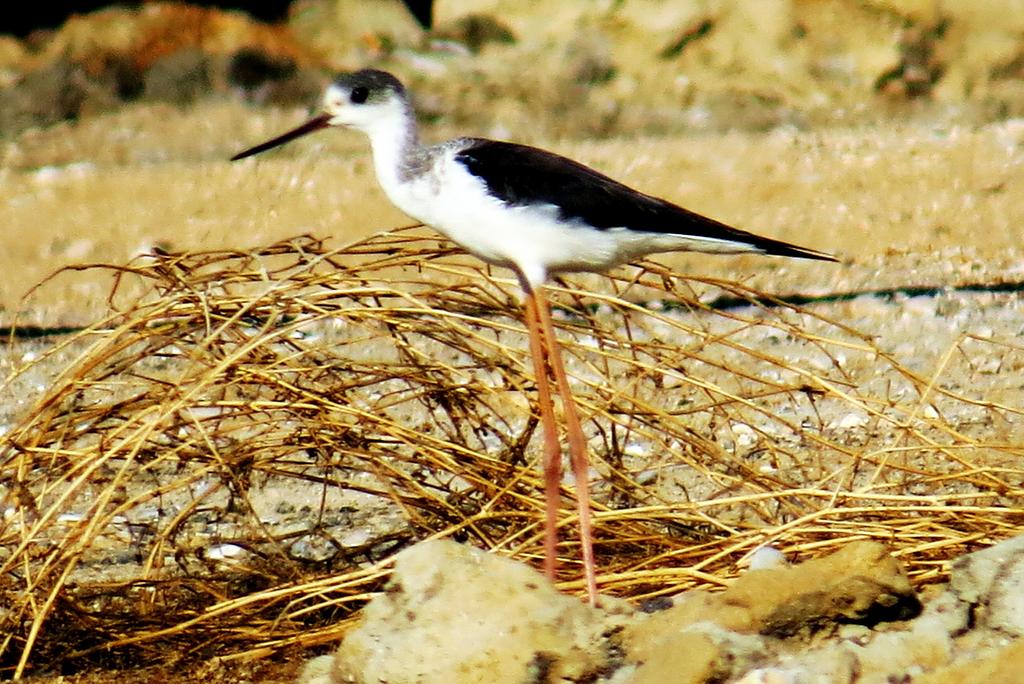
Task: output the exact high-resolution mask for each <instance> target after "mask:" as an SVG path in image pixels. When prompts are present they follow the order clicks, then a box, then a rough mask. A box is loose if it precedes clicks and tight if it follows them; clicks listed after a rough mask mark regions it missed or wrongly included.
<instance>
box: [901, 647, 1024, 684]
mask: <svg viewBox="0 0 1024 684" xmlns="http://www.w3.org/2000/svg"><path fill="white" fill-rule="evenodd" d="M1022 672H1024V640H1020V639H1018V640H1017V641H1014V642H1012V643H1010V644H1009V645H1006V646H1003V647H1002V648H997V649H994V650H992V651H991V652H990V653H988V654H986V655H984V656H982V657H980V658H973V659H970V660H968V661H967V662H960V663H957V664H956V665H950V666H948V667H944V668H941V669H938V670H936V671H934V672H929V673H927V674H924V675H921V676H918V677H914V680H913V681H914V684H964V683H965V682H984V684H1018V683H1019V682H1020V681H1021V679H1022V675H1021V673H1022ZM890 681H892V680H890Z"/></svg>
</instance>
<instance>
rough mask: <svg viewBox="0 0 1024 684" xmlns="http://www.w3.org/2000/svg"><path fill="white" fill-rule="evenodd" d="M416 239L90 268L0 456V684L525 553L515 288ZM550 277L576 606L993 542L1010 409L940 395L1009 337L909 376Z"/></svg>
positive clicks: (525, 396) (754, 303) (312, 640)
mask: <svg viewBox="0 0 1024 684" xmlns="http://www.w3.org/2000/svg"><path fill="white" fill-rule="evenodd" d="M428 235H430V234H429V233H428V232H425V231H421V230H411V231H409V230H406V231H398V232H395V233H391V234H386V235H381V236H377V237H374V238H370V239H368V240H364V241H361V242H358V243H355V244H353V245H350V246H348V247H346V248H344V249H341V250H328V249H326V248H325V246H324V245H323V244H322V243H321V242H319V241H317V240H315V239H312V238H298V239H294V240H290V241H287V242H283V243H279V244H275V245H271V246H269V247H267V248H265V249H261V250H258V251H253V252H246V253H241V252H228V251H217V252H205V253H193V254H170V255H166V254H165V255H161V256H155V257H152V258H149V259H147V260H145V261H139V262H137V263H135V264H133V265H131V266H130V267H127V268H112V267H97V268H110V269H111V271H112V272H113V273H114V274H115V276H116V278H115V285H114V288H113V290H112V294H111V300H110V301H111V313H110V315H109V317H108V318H106V320H102V321H99V322H98V323H96V324H95V325H93V326H91V327H90V328H88V329H86V330H83V331H82V332H80V333H79V334H76V335H74V336H72V337H70V338H69V339H66V340H65V341H64V342H63V343H62V344H61V345H58V346H57V347H56V348H55V349H54V351H53V352H51V354H52V355H55V354H68V353H69V352H73V353H74V358H75V361H74V362H73V363H71V364H70V365H69V366H67V368H66V369H65V370H64V371H63V372H62V373H61V374H60V375H59V377H57V378H56V379H55V380H54V381H53V384H52V388H51V389H50V390H49V391H48V392H47V394H46V396H45V397H44V398H43V399H42V400H41V402H40V403H39V404H38V405H37V406H35V407H34V409H33V410H32V411H31V412H30V413H28V414H27V415H25V416H24V417H23V419H22V421H21V422H20V424H18V425H16V426H13V427H12V428H11V429H10V430H9V431H8V432H7V433H6V434H5V435H4V436H3V438H2V442H0V511H2V512H3V515H2V518H0V566H2V567H0V635H3V636H2V637H0V665H2V666H3V668H4V669H3V670H2V672H4V673H6V674H12V673H15V672H18V673H20V672H22V671H23V670H24V668H31V667H33V666H34V665H36V664H40V663H46V664H48V665H53V664H54V663H60V662H67V663H75V662H79V663H80V662H83V661H84V660H92V661H94V662H95V660H97V659H99V660H103V659H108V660H106V662H111V661H110V660H109V659H112V658H116V657H118V656H126V657H127V656H130V657H132V658H138V657H146V658H151V659H154V660H157V661H166V660H167V659H168V658H170V657H175V658H177V657H187V656H189V655H209V654H210V653H213V652H216V653H218V654H220V655H228V656H231V657H235V656H239V655H246V654H247V655H254V654H264V653H269V652H272V651H274V650H276V649H281V648H284V647H287V646H289V645H300V646H308V645H312V644H316V643H323V642H325V641H328V640H331V639H336V638H337V636H338V634H339V633H341V631H342V630H344V629H345V626H346V624H347V618H349V617H350V616H352V615H354V613H355V612H356V610H357V609H358V608H359V606H361V605H362V604H363V603H364V602H365V601H366V600H367V599H368V598H369V596H370V594H371V593H372V592H374V591H377V590H379V589H380V587H381V583H382V579H383V577H384V576H385V575H386V572H387V567H388V566H387V563H388V560H387V559H388V558H389V556H390V555H391V554H392V553H393V552H394V551H395V550H397V549H399V548H401V547H403V546H405V545H407V544H409V543H412V542H413V541H415V540H418V539H422V538H424V537H426V536H429V535H448V536H453V537H456V538H459V539H466V540H469V541H471V542H472V543H474V544H476V545H479V546H481V547H486V548H491V549H496V550H498V551H499V552H501V553H507V554H512V555H514V556H516V557H518V558H521V559H524V560H536V559H538V558H539V557H540V555H541V553H542V549H541V530H540V521H541V519H542V512H543V501H542V491H541V486H540V482H539V473H538V471H537V468H536V457H537V455H538V452H539V446H540V441H541V440H540V438H539V435H537V434H536V433H537V432H538V429H537V426H538V421H537V418H536V416H535V415H534V414H533V412H532V410H531V409H532V408H533V404H532V401H533V397H534V392H533V382H532V379H531V372H530V362H529V358H528V351H527V349H528V348H527V343H526V338H525V333H524V330H523V326H522V325H521V322H520V310H519V303H518V292H517V288H516V286H515V284H514V282H513V281H511V280H509V279H507V277H506V276H507V273H506V272H503V271H495V272H494V273H492V272H491V271H490V270H488V269H486V268H484V267H481V266H478V265H476V262H475V261H472V260H469V259H467V258H465V257H463V256H461V255H459V254H458V253H456V252H454V251H453V250H451V249H450V248H449V247H448V246H447V245H446V244H445V243H439V242H437V241H436V240H434V239H433V238H432V237H428ZM576 282H585V283H586V284H587V287H586V288H579V289H577V288H574V287H569V286H563V287H556V288H553V289H554V292H553V294H552V299H553V300H554V301H555V302H557V304H558V307H559V308H558V311H557V312H556V313H557V319H558V325H559V328H560V335H561V337H562V338H563V340H564V344H565V351H566V356H567V364H568V369H569V372H570V375H571V376H572V377H573V378H574V381H575V385H576V388H577V397H576V398H577V401H578V403H579V406H580V409H581V413H582V416H583V417H584V419H585V429H586V430H587V432H588V434H589V436H590V447H591V452H592V458H593V463H594V469H595V471H596V472H595V478H594V487H595V497H596V503H595V506H596V509H597V513H596V533H597V537H598V538H597V553H598V563H599V569H600V570H601V571H602V575H601V577H600V581H601V585H602V589H603V591H605V592H608V593H612V594H618V595H623V596H630V597H649V596H653V595H657V594H660V593H671V592H677V591H680V590H683V589H686V588H688V587H692V586H695V585H708V584H717V583H722V582H724V581H726V580H727V579H728V578H730V577H731V576H734V575H735V574H736V573H737V572H738V571H739V570H740V569H741V568H742V567H743V566H744V562H745V559H746V558H747V557H748V556H749V554H750V552H752V551H753V550H755V549H756V548H758V547H759V546H760V545H763V544H772V545H774V546H775V547H776V548H778V549H780V550H781V551H783V552H784V553H786V554H787V555H788V556H789V557H790V558H792V559H799V558H802V557H806V556H808V555H813V554H816V553H819V552H824V551H826V550H831V549H833V548H834V547H836V546H839V545H841V544H843V543H844V542H846V541H847V540H850V539H853V538H864V537H870V538H875V539H879V540H881V541H883V542H885V543H887V544H889V545H890V546H891V547H892V548H893V550H894V551H895V552H896V553H897V554H899V555H900V556H901V557H902V558H903V560H904V561H905V563H906V564H907V567H908V569H909V571H910V573H911V575H912V577H913V578H914V579H915V581H917V582H919V583H923V582H929V581H937V580H940V579H942V578H943V576H944V573H945V572H946V563H947V561H948V559H950V558H952V557H955V556H957V555H959V554H960V553H962V552H964V551H965V550H968V549H969V548H971V547H973V546H975V545H978V544H981V543H985V542H988V541H991V540H994V539H997V538H1001V537H1003V536H1007V535H1010V534H1012V533H1013V532H1014V531H1015V530H1016V528H1018V527H1019V526H1020V524H1021V515H1020V513H1019V510H1015V509H1014V505H1015V504H1019V501H1020V494H1021V489H1020V484H1019V483H1020V482H1021V473H1022V471H1021V468H1020V465H1019V464H1020V457H1021V455H1022V453H1024V448H1022V447H1021V446H1019V442H1018V444H1017V445H1015V444H1014V439H1013V426H1014V425H1019V424H1020V421H1021V419H1022V418H1024V416H1022V415H1021V414H1022V411H1021V410H1020V409H1019V408H1015V407H1013V406H1004V405H997V404H993V403H990V402H986V401H984V400H983V399H982V398H981V397H976V396H971V392H970V387H969V386H968V389H964V390H960V391H959V392H957V391H954V390H953V389H951V388H950V387H949V386H948V383H945V382H943V381H942V380H943V378H944V377H945V375H944V374H945V373H947V372H949V370H950V368H951V367H952V366H954V365H958V364H959V365H962V366H963V367H964V368H967V369H969V368H970V367H971V364H972V363H974V361H975V360H976V359H977V358H978V357H979V356H986V357H992V356H993V355H999V356H1001V357H1002V358H1004V359H1008V360H1012V361H1013V362H1014V363H1017V364H1018V365H1019V364H1020V363H1021V359H1022V358H1024V348H1021V347H1015V346H1012V345H1009V344H1001V343H998V342H996V341H993V340H981V339H975V338H972V339H968V338H963V339H962V340H961V343H959V344H958V345H956V347H955V348H954V349H951V350H950V353H949V354H947V355H946V358H945V360H944V363H943V367H942V368H938V369H934V372H933V373H920V372H915V371H913V370H911V369H909V368H907V367H905V366H904V365H901V364H900V363H898V362H897V361H896V360H895V359H894V358H893V357H892V356H890V355H888V354H887V353H885V352H884V351H883V350H881V349H879V348H877V346H876V345H874V344H873V343H872V341H871V339H870V338H869V337H868V336H866V335H863V334H861V333H859V332H857V331H855V330H851V329H849V328H847V327H845V326H844V325H842V324H841V323H839V322H836V321H832V320H829V319H828V318H826V317H824V316H822V315H819V314H818V313H816V312H815V309H816V308H817V309H820V308H825V307H815V308H804V309H801V308H797V307H793V306H789V305H785V304H783V303H781V302H777V301H775V302H773V301H771V300H770V299H768V298H765V296H764V295H763V294H762V293H759V292H755V291H752V290H750V289H747V288H744V287H742V286H740V285H737V284H735V283H728V282H721V281H709V280H696V279H692V278H688V277H686V276H684V275H681V274H678V273H672V272H669V271H667V270H665V269H663V268H661V267H659V266H656V265H654V264H645V266H644V267H641V268H630V269H620V270H619V271H617V272H616V275H615V276H614V277H611V278H603V277H597V276H587V277H586V278H585V279H582V280H579V281H576ZM716 297H725V298H730V299H731V300H732V301H733V303H734V304H736V303H738V304H739V305H738V306H732V307H729V308H725V309H718V310H715V309H713V308H712V307H710V306H709V305H708V302H709V301H712V300H714V299H715V298H716ZM46 361H47V357H46V356H44V357H43V358H41V359H39V360H37V361H36V363H45V362H46ZM1008 362H1009V361H1008ZM24 372H28V370H26V371H24ZM965 372H969V371H965ZM10 382H11V381H8V385H7V387H8V388H10ZM574 522H575V521H574V519H573V518H572V515H571V507H569V506H565V517H564V520H563V523H564V534H563V536H564V537H565V538H566V539H567V542H566V543H564V544H563V545H562V549H561V550H562V553H563V555H564V557H565V562H564V563H563V564H562V574H563V579H564V582H563V586H564V588H565V589H566V590H570V591H581V590H582V586H581V583H580V581H579V580H578V576H579V569H578V566H577V565H576V563H577V562H578V559H577V554H576V550H577V549H576V547H575V546H574V544H573V543H572V539H573V534H574Z"/></svg>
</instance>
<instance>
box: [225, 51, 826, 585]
mask: <svg viewBox="0 0 1024 684" xmlns="http://www.w3.org/2000/svg"><path fill="white" fill-rule="evenodd" d="M331 126H341V127H344V128H354V129H357V130H360V131H362V132H363V133H365V134H366V135H368V136H369V138H370V145H371V147H372V149H373V162H374V168H375V170H376V173H377V180H378V181H380V185H381V187H382V188H383V189H384V192H385V194H387V196H388V198H389V199H390V200H391V201H392V202H393V203H394V204H395V205H396V206H397V207H398V208H399V209H401V210H402V211H404V212H405V213H407V214H408V215H409V216H412V217H413V218H415V219H417V220H419V221H422V222H423V223H425V224H427V225H429V226H431V227H433V228H435V229H436V230H438V231H440V232H441V233H443V234H444V235H445V236H447V237H449V238H451V239H452V240H453V241H455V242H457V243H458V244H459V245H461V246H462V247H463V248H465V249H466V250H467V251H469V252H471V253H472V254H475V255H476V256H478V257H479V258H481V259H483V260H484V261H487V262H489V263H491V264H496V265H499V266H505V267H508V268H511V269H512V270H513V271H514V272H515V274H516V276H517V277H518V279H519V282H520V284H521V286H522V288H523V293H524V295H525V301H526V311H525V317H526V325H527V328H528V330H529V340H530V352H531V354H532V356H533V367H534V373H535V375H536V383H537V393H538V405H539V407H540V412H541V420H542V422H543V425H544V443H545V450H544V464H543V468H544V478H545V494H546V499H547V512H546V519H545V561H544V569H545V572H546V574H547V575H548V576H549V577H552V578H553V577H554V575H555V565H556V552H557V549H556V544H557V529H556V528H557V518H558V508H559V483H560V481H561V446H560V443H559V434H558V426H557V425H556V424H555V416H554V406H553V404H552V401H551V390H550V386H549V384H548V371H549V369H550V371H551V373H552V374H553V375H554V378H555V383H556V386H557V388H558V393H559V394H560V395H561V397H562V400H563V410H564V415H565V424H566V433H567V437H568V442H569V455H570V462H571V464H572V469H573V474H574V476H575V479H576V499H577V504H578V508H579V518H580V538H581V545H582V555H583V566H584V574H585V578H586V584H587V592H588V596H589V598H590V601H591V602H592V603H593V602H595V601H596V596H597V575H596V569H595V563H594V550H593V535H592V532H591V520H590V495H589V484H588V480H587V469H588V466H587V451H586V444H587V442H586V438H585V436H584V434H583V429H582V428H581V426H580V421H579V416H578V414H577V412H576V404H575V403H574V401H573V399H572V394H571V391H570V388H569V382H568V379H567V378H566V375H565V368H564V366H563V364H562V358H561V354H560V352H559V347H558V341H557V338H556V337H555V332H554V328H553V327H552V325H551V316H550V310H549V307H548V304H547V300H546V298H545V295H544V282H545V281H546V280H547V278H548V276H550V275H552V274H557V273H566V272H573V271H604V270H606V269H609V268H611V267H613V266H617V265H620V264H624V263H627V262H629V261H631V260H633V259H635V258H637V257H641V256H644V255H647V254H652V253H656V252H672V251H694V252H711V253H718V254H735V253H743V252H752V253H760V254H771V255H778V256H789V257H799V258H803V259H820V260H823V261H835V260H836V259H835V258H834V257H832V256H830V255H828V254H825V253H823V252H818V251H815V250H813V249H806V248H804V247H798V246H797V245H793V244H789V243H787V242H782V241H779V240H773V239H771V238H766V237H760V236H758V235H754V234H752V233H748V232H745V231H742V230H738V229H736V228H732V227H730V226H727V225H725V224H724V223H720V222H718V221H715V220H713V219H710V218H706V217H704V216H701V215H700V214H696V213H694V212H692V211H689V210H687V209H683V208H682V207H679V206H676V205H675V204H672V203H671V202H667V201H665V200H663V199H659V198H657V197H652V196H651V195H646V194H644V193H642V192H638V191H637V190H633V189H632V188H629V187H627V186H625V185H623V184H622V183H619V182H617V181H615V180H612V179H611V178H609V177H607V176H605V175H603V174H601V173H598V172H597V171H595V170H593V169H591V168H589V167H586V166H584V165H582V164H579V163H577V162H575V161H572V160H571V159H566V158H565V157H561V156H559V155H557V154H553V153H551V152H547V151H545V150H541V149H537V148H535V147H528V146H526V145H517V144H515V143H509V142H499V141H495V140H485V139H481V138H456V139H454V140H449V141H447V142H444V143H441V144H438V145H431V146H426V145H423V144H421V143H420V140H419V135H418V133H417V126H416V117H415V115H414V112H413V108H412V104H411V102H410V100H409V97H408V95H407V93H406V90H405V87H404V86H403V85H402V83H401V82H400V81H399V80H398V79H397V78H395V77H394V76H392V75H391V74H389V73H387V72H384V71H378V70H374V69H364V70H362V71H357V72H355V73H352V74H346V75H343V76H340V77H339V78H338V79H337V80H336V81H335V82H334V83H333V84H331V85H330V86H329V87H328V88H327V91H326V93H325V94H324V99H323V113H322V114H320V115H319V116H317V117H315V118H313V119H311V120H309V121H308V122H306V123H304V124H303V125H301V126H299V127H298V128H296V129H294V130H292V131H290V132H288V133H285V134H284V135H281V136H279V137H277V138H274V139H273V140H269V141H267V142H265V143H263V144H261V145H257V146H256V147H253V148H251V149H248V150H246V151H244V152H241V153H239V154H237V155H235V156H234V157H232V161H235V160H237V159H242V158H244V157H248V156H251V155H254V154H258V153H260V152H263V151H265V150H269V149H271V148H273V147H277V146H278V145H283V144H284V143H286V142H288V141H290V140H294V139H295V138H298V137H300V136H303V135H306V134H307V133H312V132H313V131H317V130H320V129H322V128H328V127H331Z"/></svg>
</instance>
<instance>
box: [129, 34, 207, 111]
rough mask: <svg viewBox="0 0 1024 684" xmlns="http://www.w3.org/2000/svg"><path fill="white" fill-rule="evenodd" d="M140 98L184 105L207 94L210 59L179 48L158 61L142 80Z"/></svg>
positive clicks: (193, 50)
mask: <svg viewBox="0 0 1024 684" xmlns="http://www.w3.org/2000/svg"><path fill="white" fill-rule="evenodd" d="M143 82H144V84H145V85H144V87H143V95H144V97H146V98H147V99H150V100H159V101H161V102H169V103H172V104H177V105H187V104H190V103H192V102H194V101H195V100H197V99H198V98H199V97H201V96H202V95H204V94H205V93H207V92H209V90H210V83H211V82H210V59H209V57H208V56H207V55H206V54H205V53H204V52H203V51H202V50H199V49H197V48H183V49H181V50H178V51H177V52H174V53H171V54H169V55H166V56H163V57H160V58H158V59H157V60H156V61H154V62H153V64H152V66H150V67H149V69H148V70H147V71H146V73H145V75H144V76H143Z"/></svg>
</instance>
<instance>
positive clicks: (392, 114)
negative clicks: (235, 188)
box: [231, 69, 411, 161]
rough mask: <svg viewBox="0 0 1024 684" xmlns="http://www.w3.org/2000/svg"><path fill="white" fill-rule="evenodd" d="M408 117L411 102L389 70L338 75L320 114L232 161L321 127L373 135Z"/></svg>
mask: <svg viewBox="0 0 1024 684" xmlns="http://www.w3.org/2000/svg"><path fill="white" fill-rule="evenodd" d="M409 116H411V114H410V110H409V102H408V98H407V96H406V93H405V86H403V85H402V83H401V81H399V80H398V79H397V78H395V77H394V76H392V75H391V74H389V73H387V72H386V71H379V70H377V69H362V70H360V71H356V72H354V73H351V74H343V75H341V76H339V77H338V78H337V79H335V81H334V83H332V84H331V85H330V86H328V87H327V90H326V91H324V99H323V104H322V113H321V114H320V115H319V116H315V117H313V118H312V119H310V120H309V121H307V122H306V123H304V124H302V125H301V126H299V127H298V128H295V129H293V130H291V131H288V132H287V133H284V134H283V135H279V136H278V137H276V138H273V139H272V140H268V141H267V142H265V143H261V144H259V145H256V146H255V147H252V148H249V149H248V150H245V151H244V152H239V153H238V154H236V155H235V156H234V157H232V158H231V161H236V160H238V159H244V158H245V157H251V156H252V155H254V154H259V153H260V152H266V151H267V150H270V149H273V148H275V147H279V146H281V145H284V144H285V143H287V142H291V141H292V140H295V139H296V138H300V137H302V136H304V135H307V134H309V133H313V132H314V131H318V130H320V129H322V128H329V127H331V126H341V127H344V128H354V129H356V130H358V131H363V132H364V133H367V134H372V133H373V131H374V130H375V129H381V128H385V127H387V128H391V127H394V126H396V125H401V123H402V121H403V120H404V119H406V118H407V117H409Z"/></svg>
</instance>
